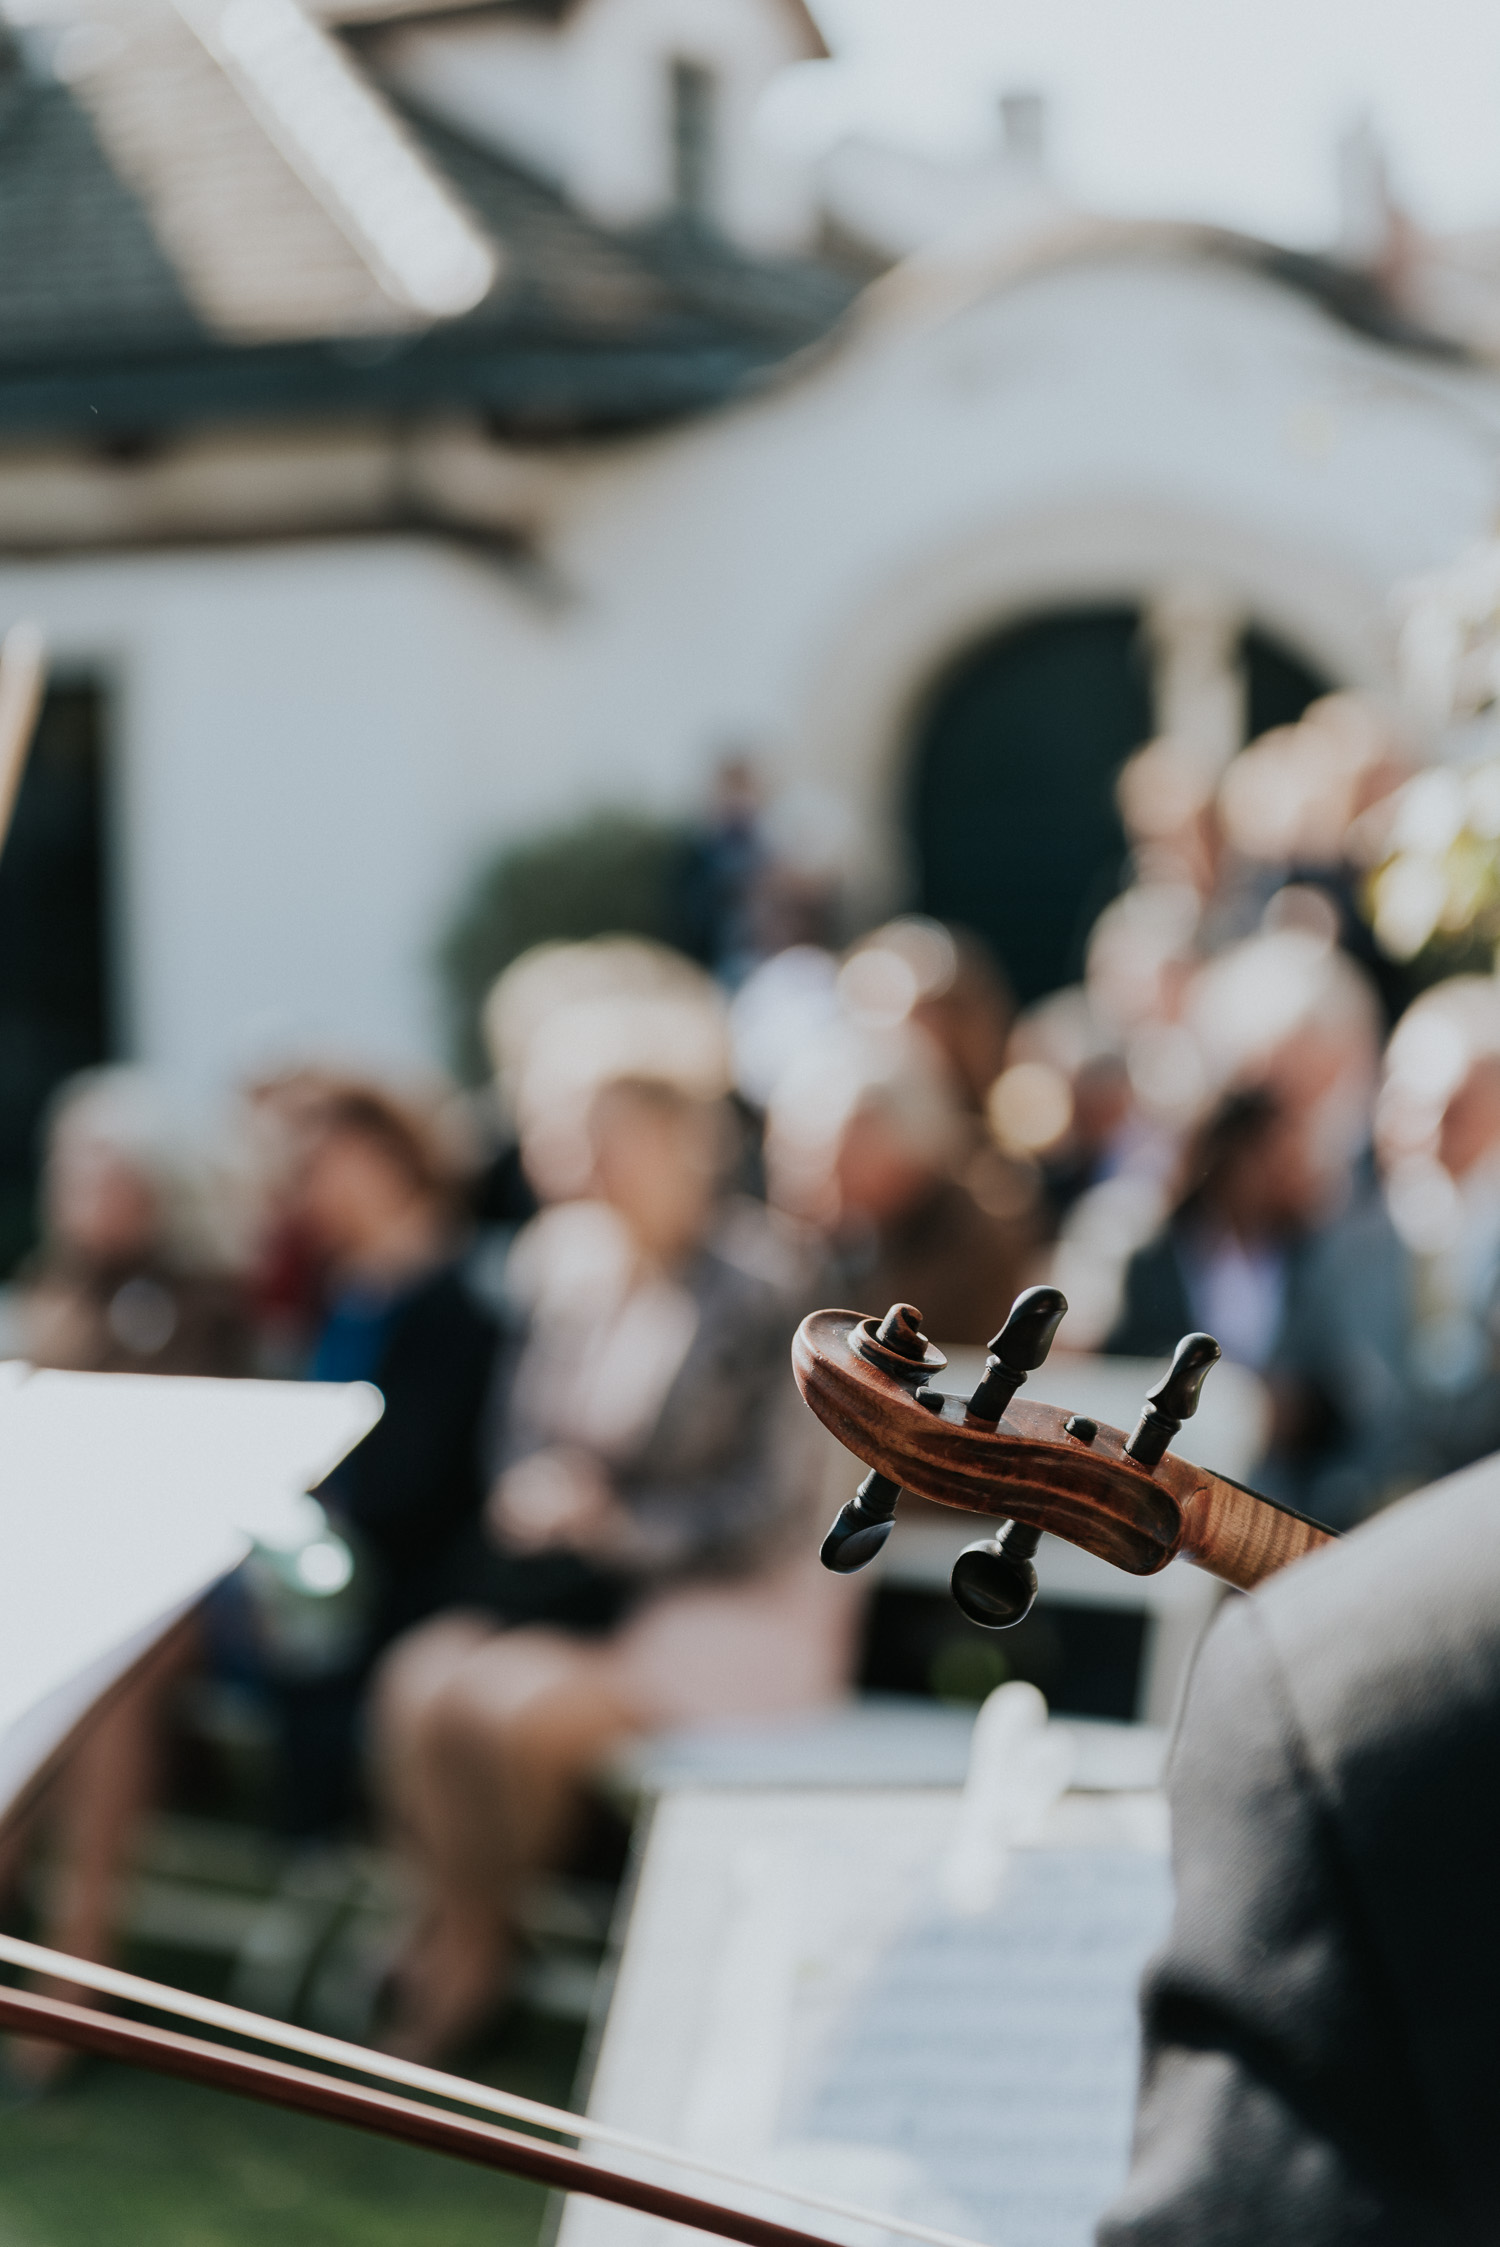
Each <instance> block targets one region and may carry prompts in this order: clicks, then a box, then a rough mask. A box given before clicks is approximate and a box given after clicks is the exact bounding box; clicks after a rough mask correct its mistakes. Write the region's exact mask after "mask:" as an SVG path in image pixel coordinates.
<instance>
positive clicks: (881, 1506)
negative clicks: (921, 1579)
mask: <svg viewBox="0 0 1500 2247" xmlns="http://www.w3.org/2000/svg"><path fill="white" fill-rule="evenodd" d="M900 1496H901V1485H900V1484H899V1483H898V1482H892V1481H891V1478H890V1476H889V1475H883V1474H880V1473H879V1472H878V1471H877V1470H876V1469H875V1468H874V1467H872V1468H871V1469H870V1472H869V1473H868V1474H867V1475H866V1476H865V1479H864V1481H863V1482H862V1483H861V1484H860V1486H859V1488H858V1490H856V1492H855V1493H854V1496H853V1497H852V1498H851V1499H850V1501H849V1503H848V1505H847V1506H841V1507H840V1509H839V1512H838V1515H837V1517H836V1519H835V1521H834V1524H833V1527H832V1528H831V1529H830V1530H829V1532H828V1535H827V1536H826V1537H825V1538H824V1539H823V1544H822V1549H821V1551H820V1552H819V1555H818V1558H819V1559H820V1560H821V1561H822V1563H823V1566H824V1567H825V1568H831V1569H832V1570H833V1573H834V1574H835V1576H852V1575H854V1573H855V1571H856V1570H857V1569H861V1568H865V1567H867V1566H868V1565H869V1563H870V1562H871V1561H872V1560H873V1559H874V1558H875V1555H876V1554H877V1553H878V1552H879V1551H880V1549H881V1547H882V1546H883V1545H884V1543H885V1541H886V1539H887V1537H889V1535H890V1533H891V1527H892V1524H893V1523H894V1521H895V1519H896V1504H897V1501H898V1499H899V1498H900Z"/></svg>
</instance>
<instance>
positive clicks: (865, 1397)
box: [792, 1311, 1332, 1589]
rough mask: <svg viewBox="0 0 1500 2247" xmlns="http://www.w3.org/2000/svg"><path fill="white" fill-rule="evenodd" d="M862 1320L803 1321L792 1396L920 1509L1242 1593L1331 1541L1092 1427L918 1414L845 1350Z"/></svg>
mask: <svg viewBox="0 0 1500 2247" xmlns="http://www.w3.org/2000/svg"><path fill="white" fill-rule="evenodd" d="M863 1315H864V1314H863V1313H861V1312H858V1311H815V1312H814V1313H813V1314H812V1316H811V1317H810V1318H806V1319H804V1320H803V1322H802V1325H801V1326H800V1327H799V1328H798V1330H797V1337H796V1340H795V1342H794V1343H793V1346H792V1366H793V1370H794V1372H795V1374H796V1377H797V1385H798V1387H799V1388H800V1389H801V1391H802V1394H803V1396H804V1397H805V1398H806V1400H807V1402H808V1404H809V1405H810V1406H811V1407H812V1409H813V1411H814V1412H815V1413H816V1414H817V1415H818V1418H819V1419H820V1420H821V1421H822V1422H823V1424H824V1426H825V1427H826V1428H828V1429H830V1430H831V1432H832V1433H833V1434H834V1435H835V1436H837V1438H838V1440H839V1442H840V1443H842V1444H843V1445H844V1446H845V1448H846V1449H847V1450H849V1451H852V1452H853V1453H854V1455H855V1457H856V1458H857V1459H862V1460H863V1461H865V1463H866V1464H867V1465H869V1466H872V1467H876V1468H878V1469H879V1471H880V1472H881V1474H883V1475H888V1476H889V1477H890V1479H891V1480H892V1482H897V1483H900V1484H901V1486H902V1487H903V1488H904V1489H907V1490H911V1491H915V1492H916V1493H917V1495H918V1496H919V1497H922V1498H929V1499H932V1500H934V1501H935V1502H936V1503H937V1504H938V1505H941V1506H956V1507H960V1508H962V1509H963V1510H965V1511H966V1512H969V1513H976V1514H988V1515H991V1516H998V1517H1001V1518H1008V1519H1010V1520H1012V1521H1019V1522H1024V1523H1025V1524H1026V1525H1027V1526H1028V1527H1029V1528H1034V1529H1041V1530H1046V1531H1049V1532H1050V1533H1051V1534H1052V1535H1053V1536H1055V1537H1063V1538H1066V1539H1067V1541H1068V1542H1069V1543H1070V1544H1073V1545H1078V1546H1081V1547H1082V1549H1083V1550H1084V1551H1085V1552H1089V1553H1094V1554H1096V1555H1097V1556H1098V1558H1099V1559H1101V1560H1107V1561H1111V1562H1112V1563H1113V1564H1114V1566H1115V1567H1117V1568H1122V1569H1124V1570H1126V1572H1127V1573H1128V1574H1130V1575H1132V1576H1151V1575H1154V1574H1155V1573H1156V1571H1157V1570H1158V1569H1160V1568H1165V1566H1166V1564H1167V1562H1168V1561H1169V1560H1173V1559H1175V1558H1176V1557H1177V1556H1178V1555H1179V1554H1180V1555H1181V1556H1182V1558H1183V1559H1184V1560H1189V1561H1192V1562H1193V1563H1194V1565H1195V1566H1197V1567H1199V1568H1203V1569H1206V1570H1207V1572H1208V1573H1209V1574H1210V1575H1212V1576H1218V1577H1220V1578H1221V1579H1222V1580H1223V1581H1224V1582H1225V1583H1228V1584H1235V1585H1238V1586H1239V1587H1240V1588H1241V1589H1248V1588H1249V1587H1250V1586H1251V1585H1252V1584H1257V1583H1259V1582H1260V1581H1261V1580H1262V1578H1263V1577H1266V1576H1269V1575H1271V1574H1273V1573H1274V1571H1275V1570H1276V1569H1278V1568H1283V1567H1285V1566H1286V1565H1287V1563H1288V1562H1289V1561H1293V1560H1297V1559H1300V1558H1301V1556H1302V1555H1303V1554H1304V1553H1306V1552H1310V1551H1312V1550H1313V1549H1314V1548H1315V1547H1316V1546H1318V1545H1321V1544H1327V1543H1328V1542H1329V1541H1330V1539H1331V1534H1332V1533H1331V1532H1330V1531H1328V1530H1326V1529H1322V1528H1320V1527H1319V1526H1318V1525H1317V1524H1316V1523H1314V1522H1309V1521H1306V1520H1304V1519H1303V1517H1302V1516H1301V1515H1299V1514H1292V1513H1288V1512H1286V1511H1285V1510H1284V1509H1283V1508H1281V1507H1278V1506H1275V1505H1273V1504H1272V1503H1271V1501H1270V1500H1269V1499H1266V1498H1260V1497H1258V1496H1256V1495H1255V1494H1254V1493H1252V1492H1250V1491H1247V1490H1242V1489H1241V1488H1240V1487H1239V1485H1238V1484H1236V1483H1232V1482H1227V1481H1225V1480H1224V1478H1223V1477H1222V1476H1219V1475H1214V1474H1210V1473H1209V1472H1208V1470H1207V1469H1206V1468H1203V1467H1195V1466H1193V1465H1192V1464H1191V1463H1190V1462H1189V1461H1188V1460H1186V1459H1179V1458H1177V1457H1176V1456H1175V1455H1174V1454H1173V1453H1171V1452H1169V1453H1168V1454H1167V1456H1166V1458H1165V1459H1163V1460H1162V1461H1161V1463H1160V1465H1159V1466H1157V1467H1154V1468H1148V1467H1142V1466H1140V1465H1139V1464H1138V1463H1137V1462H1136V1461H1135V1460H1134V1459H1130V1458H1128V1457H1127V1456H1126V1452H1125V1441H1126V1439H1125V1436H1124V1435H1123V1434H1122V1432H1121V1431H1120V1430H1119V1429H1118V1428H1111V1427H1108V1426H1106V1425H1104V1424H1102V1423H1101V1424H1100V1425H1099V1428H1098V1433H1097V1435H1096V1436H1095V1437H1094V1439H1093V1441H1092V1442H1091V1443H1088V1444H1085V1443H1082V1442H1080V1441H1079V1440H1077V1439H1076V1438H1075V1437H1073V1436H1070V1435H1069V1434H1068V1433H1067V1431H1066V1428H1065V1426H1064V1423H1065V1421H1066V1420H1067V1419H1068V1417H1069V1416H1068V1414H1067V1413H1066V1412H1065V1411H1061V1410H1059V1409H1058V1408H1057V1407H1056V1406H1055V1405H1050V1404H1037V1403H1033V1402H1031V1401H1029V1400H1028V1399H1027V1398H1026V1397H1025V1396H1018V1397H1016V1398H1014V1399H1013V1400H1012V1402H1011V1404H1010V1406H1009V1407H1008V1409H1007V1411H1006V1413H1005V1417H1004V1418H1003V1419H1002V1420H1001V1421H1000V1422H999V1424H998V1426H997V1427H995V1428H994V1429H989V1428H986V1427H983V1426H981V1425H978V1424H975V1423H973V1422H969V1421H966V1419H965V1417H964V1404H963V1399H962V1398H961V1397H949V1398H946V1399H945V1400H944V1404H943V1408H942V1411H941V1413H935V1412H929V1411H928V1410H927V1409H926V1407H925V1406H923V1405H920V1404H918V1403H917V1402H916V1401H915V1399H914V1397H913V1395H912V1393H911V1390H910V1389H909V1388H907V1387H903V1385H902V1384H901V1383H900V1382H899V1381H897V1380H894V1379H893V1378H892V1377H891V1376H890V1375H889V1374H887V1373H883V1372H882V1371H881V1370H880V1369H879V1367H877V1366H873V1365H870V1364H868V1363H867V1362H866V1361H865V1359H863V1358H862V1357H861V1356H860V1355H859V1353H858V1351H857V1350H856V1349H854V1348H853V1346H852V1341H851V1337H852V1336H853V1334H854V1332H855V1329H856V1328H857V1327H858V1325H859V1323H860V1321H861V1318H862V1317H863Z"/></svg>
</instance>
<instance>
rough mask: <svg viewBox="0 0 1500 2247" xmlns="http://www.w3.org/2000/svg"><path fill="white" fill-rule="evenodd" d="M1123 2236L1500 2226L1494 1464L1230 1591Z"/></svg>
mask: <svg viewBox="0 0 1500 2247" xmlns="http://www.w3.org/2000/svg"><path fill="white" fill-rule="evenodd" d="M1171 1789H1172V1799H1173V1819H1174V1856H1175V1861H1176V1872H1177V1884H1178V1900H1177V1911H1176V1916H1175V1919H1174V1923H1173V1928H1172V1933H1171V1935H1170V1937H1169V1940H1168V1943H1167V1946H1166V1948H1165V1950H1164V1952H1163V1954H1162V1955H1161V1957H1160V1958H1159V1959H1158V1960H1157V1961H1156V1963H1155V1964H1154V1966H1153V1967H1152V1969H1151V1971H1150V1973H1149V1974H1148V1977H1147V1982H1146V1986H1145V1990H1144V1993H1143V2005H1144V2015H1145V2032H1146V2044H1145V2058H1144V2073H1143V2085H1142V2103H1141V2113H1140V2120H1139V2125H1138V2134H1137V2147H1136V2158H1135V2164H1134V2167H1133V2170H1132V2174H1131V2179H1130V2182H1129V2185H1128V2187H1127V2189H1126V2191H1125V2193H1124V2194H1123V2196H1122V2197H1121V2199H1120V2201H1119V2202H1118V2203H1117V2205H1116V2207H1115V2209H1114V2210H1113V2211H1112V2213H1111V2215H1110V2217H1109V2218H1108V2219H1107V2220H1106V2222H1105V2224H1104V2226H1103V2227H1102V2230H1101V2235H1100V2236H1101V2241H1102V2242H1104V2243H1106V2247H1148V2243H1149V2247H1169V2243H1170V2247H1178V2243H1180V2247H1188V2243H1189V2242H1191V2243H1192V2247H1206V2243H1208V2242H1213V2243H1214V2247H1219V2243H1223V2247H1239V2243H1240V2242H1244V2247H1251V2243H1252V2242H1254V2243H1255V2247H1263V2243H1265V2242H1268V2241H1271V2240H1275V2241H1277V2242H1286V2243H1288V2247H1304V2243H1305V2247H1333V2243H1335V2242H1337V2243H1340V2247H1343V2243H1345V2242H1349V2243H1353V2242H1355V2241H1358V2242H1361V2243H1371V2247H1373V2243H1376V2242H1380V2243H1382V2247H1383V2243H1385V2242H1392V2243H1394V2242H1397V2241H1400V2242H1403V2243H1406V2242H1415V2243H1425V2242H1428V2241H1431V2242H1433V2243H1435V2247H1436V2243H1439V2242H1450V2241H1455V2242H1456V2241H1462V2240H1471V2239H1472V2240H1479V2239H1495V2238H1497V2237H1500V1912H1497V1908H1496V1906H1497V1898H1500V1461H1486V1462H1483V1463H1482V1464H1481V1465H1479V1466H1477V1467H1473V1468H1469V1469H1467V1470H1466V1471H1465V1472H1464V1473H1462V1474H1460V1475H1455V1476H1453V1477H1452V1478H1450V1480H1448V1481H1447V1482H1445V1483H1443V1484H1441V1485H1438V1486H1436V1487H1435V1488H1434V1489H1432V1490H1431V1491H1428V1492H1425V1493H1423V1494H1421V1495H1420V1496H1418V1497H1414V1498H1412V1499H1408V1500H1406V1501H1405V1502H1404V1503H1403V1504H1401V1505H1400V1506H1398V1507H1393V1508H1391V1509H1390V1510H1389V1511H1388V1512H1387V1513H1385V1514H1383V1515H1381V1516H1380V1517H1378V1519H1377V1520H1375V1521H1373V1522H1371V1523H1369V1524H1368V1525H1367V1526H1366V1527H1364V1528H1363V1529H1361V1530H1359V1531H1357V1532H1356V1533H1355V1534H1354V1535H1353V1536H1351V1537H1349V1538H1347V1539H1346V1540H1344V1541H1343V1543H1341V1544H1340V1545H1339V1546H1337V1547H1336V1548H1334V1549H1333V1550H1332V1551H1330V1552H1327V1553H1325V1554H1319V1555H1316V1556H1314V1557H1313V1558H1311V1559H1309V1560H1307V1561H1304V1562H1302V1563H1300V1564H1299V1565H1298V1566H1297V1567H1296V1568H1293V1569H1290V1570H1288V1571H1287V1573H1286V1574H1285V1575H1284V1576H1282V1577H1278V1578H1276V1579H1275V1580H1273V1581H1272V1582H1271V1583H1270V1584H1268V1585H1266V1586H1265V1587H1263V1588H1262V1589H1261V1590H1260V1591H1259V1592H1256V1593H1255V1594H1253V1595H1252V1596H1251V1597H1250V1598H1248V1599H1236V1600H1234V1601H1232V1602H1231V1603H1230V1604H1229V1606H1228V1607H1227V1608H1226V1610H1225V1612H1224V1614H1223V1615H1222V1616H1221V1618H1220V1619H1219V1621H1218V1622H1217V1623H1216V1625H1215V1627H1214V1629H1213V1631H1212V1632H1211V1633H1210V1635H1209V1638H1208V1641H1207V1642H1206V1644H1205V1646H1204V1649H1203V1653H1202V1656H1201V1658H1200V1661H1199V1664H1198V1667H1197V1671H1196V1673H1195V1676H1194V1680H1193V1685H1192V1691H1191V1694H1190V1698H1189V1707H1188V1712H1187V1715H1186V1718H1185V1721H1184V1725H1183V1729H1182V1735H1181V1738H1180V1740H1179V1743H1178V1747H1177V1751H1176V1754H1175V1755H1174V1758H1173V1767H1172V1774H1171Z"/></svg>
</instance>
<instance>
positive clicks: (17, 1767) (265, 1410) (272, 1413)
mask: <svg viewBox="0 0 1500 2247" xmlns="http://www.w3.org/2000/svg"><path fill="white" fill-rule="evenodd" d="M382 1410H383V1404H382V1400H381V1397H380V1394H379V1391H378V1390H376V1389H373V1388H371V1387H370V1386H369V1385H368V1384H367V1383H364V1382H352V1383H347V1384H334V1383H326V1382H296V1381H210V1380H193V1379H187V1378H182V1379H174V1378H170V1377H157V1376H147V1375H134V1374H88V1373H39V1372H34V1371H33V1370H32V1369H31V1368H30V1367H28V1366H24V1365H16V1364H6V1365H3V1366H0V1814H3V1812H4V1810H5V1808H6V1806H7V1805H8V1804H9V1803H10V1802H11V1801H13V1800H14V1798H15V1796H16V1794H17V1793H18V1792H19V1791H20V1789H21V1788H22V1787H24V1786H25V1784H26V1782H27V1780H28V1779H29V1778H30V1777H31V1776H32V1774H33V1773H34V1772H35V1770H36V1769H37V1768H38V1767H39V1765H40V1764H41V1763H43V1762H44V1761H45V1759H46V1758H47V1756H48V1755H50V1754H51V1752H52V1750H53V1749H54V1748H55V1747H56V1745H57V1743H58V1741H59V1740H61V1739H63V1738H65V1737H66V1735H67V1733H68V1732H69V1731H70V1730H71V1729H72V1727H73V1725H74V1724H75V1723H76V1722H77V1721H78V1719H79V1717H81V1716H82V1715H83V1713H84V1712H85V1711H86V1710H87V1708H88V1707H89V1705H90V1703H91V1702H93V1701H94V1700H95V1699H97V1697H98V1695H99V1694H100V1693H102V1692H103V1691H104V1690H105V1689H106V1688H107V1687H108V1686H109V1685H110V1684H112V1683H113V1681H114V1680H115V1678H117V1677H118V1676H120V1675H121V1673H122V1672H123V1671H124V1670H125V1669H127V1668H128V1667H129V1665H130V1663H131V1662H132V1661H134V1660H136V1659H137V1658H138V1656H139V1655H140V1654H142V1653H144V1652H145V1651H146V1649H147V1648H148V1647H149V1646H150V1645H151V1643H152V1642H153V1640H154V1639H156V1638H157V1637H158V1636H160V1634H161V1633H162V1631H164V1630H165V1629H166V1628H168V1626H169V1625H170V1624H171V1623H172V1622H173V1621H175V1619H176V1618H177V1616H178V1615H180V1614H181V1613H183V1612H184V1610H185V1609H186V1608H188V1607H189V1606H191V1605H192V1603H193V1602H194V1601H195V1600H196V1599H198V1598H199V1597H201V1595H202V1594H203V1592H205V1591H206V1590H207V1589H208V1587H209V1586H210V1585H211V1584H213V1583H215V1582H216V1581H217V1580H218V1579H219V1578H220V1577H222V1576H224V1575H226V1574H227V1573H228V1572H229V1570H231V1569H232V1568H234V1567H235V1566H236V1565H237V1564H238V1562H239V1561H240V1560H241V1559H242V1558H243V1557H244V1554H245V1552H246V1550H247V1548H248V1542H249V1537H250V1536H251V1535H253V1534H254V1533H255V1531H256V1530H257V1528H258V1527H260V1526H261V1525H263V1524H265V1523H267V1522H269V1521H271V1520H273V1519H274V1517H275V1515H276V1514H277V1512H278V1511H279V1510H284V1509H285V1507H286V1504H287V1501H288V1500H289V1499H291V1498H293V1497H295V1496H296V1494H297V1493H299V1492H301V1491H305V1490H308V1489H310V1488H311V1487H312V1486H313V1485H314V1484H315V1483H318V1482H320V1481H321V1480H322V1478H323V1477H324V1475H326V1474H327V1473H328V1472H329V1470H330V1469H331V1468H332V1467H334V1466H336V1465H337V1464H338V1462H339V1460H340V1459H342V1458H343V1456H344V1454H345V1453H346V1452H347V1451H349V1450H350V1449H352V1447H353V1446H354V1445H355V1444H356V1443H357V1442H358V1441H359V1439H360V1438H361V1436H363V1435H365V1434H366V1433H367V1432H368V1431H369V1429H371V1428H372V1427H373V1426H374V1424H375V1422H376V1421H377V1420H378V1419H379V1417H380V1414H381V1411H382Z"/></svg>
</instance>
